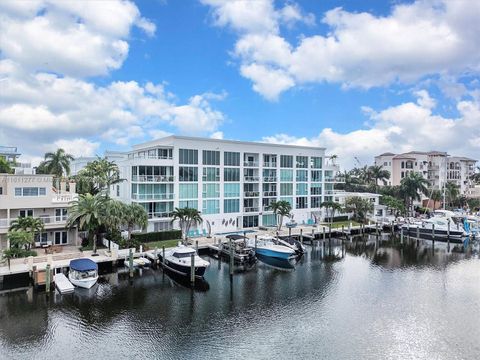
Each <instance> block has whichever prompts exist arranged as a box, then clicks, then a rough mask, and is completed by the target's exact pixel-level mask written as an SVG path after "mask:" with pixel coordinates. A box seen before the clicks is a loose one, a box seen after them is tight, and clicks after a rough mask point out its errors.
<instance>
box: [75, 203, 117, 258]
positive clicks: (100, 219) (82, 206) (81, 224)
mask: <svg viewBox="0 0 480 360" xmlns="http://www.w3.org/2000/svg"><path fill="white" fill-rule="evenodd" d="M108 205H109V200H108V198H107V197H105V196H104V195H101V194H96V195H92V194H81V195H80V196H79V197H78V199H77V200H74V201H72V206H71V207H70V209H69V212H68V219H67V227H68V228H73V227H75V226H78V228H79V229H84V230H86V231H87V233H88V238H89V239H93V252H94V253H95V254H96V253H97V241H98V238H99V230H100V226H101V225H102V224H105V223H106V222H108V221H107V215H108V210H107V209H108Z"/></svg>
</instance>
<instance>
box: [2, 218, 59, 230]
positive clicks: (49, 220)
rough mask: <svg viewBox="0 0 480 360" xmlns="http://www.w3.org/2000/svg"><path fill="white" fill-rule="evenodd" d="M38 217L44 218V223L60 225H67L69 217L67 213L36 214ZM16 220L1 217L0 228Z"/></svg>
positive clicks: (6, 226) (8, 225) (7, 226)
mask: <svg viewBox="0 0 480 360" xmlns="http://www.w3.org/2000/svg"><path fill="white" fill-rule="evenodd" d="M36 218H39V219H40V220H42V222H43V224H44V225H59V226H65V223H66V221H67V219H68V216H67V215H58V216H56V215H47V216H36ZM14 220H16V219H14V218H11V219H0V228H7V229H8V228H9V227H10V225H12V222H13V221H14Z"/></svg>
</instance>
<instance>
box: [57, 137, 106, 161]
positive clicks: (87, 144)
mask: <svg viewBox="0 0 480 360" xmlns="http://www.w3.org/2000/svg"><path fill="white" fill-rule="evenodd" d="M99 146H100V143H99V142H93V141H89V140H87V139H82V138H76V139H71V140H65V139H61V140H57V141H55V143H54V146H51V147H49V149H48V150H50V151H54V150H56V149H58V148H62V149H64V150H65V151H66V152H67V153H68V154H71V155H73V156H74V157H80V156H94V155H95V154H96V151H97V150H98V148H99Z"/></svg>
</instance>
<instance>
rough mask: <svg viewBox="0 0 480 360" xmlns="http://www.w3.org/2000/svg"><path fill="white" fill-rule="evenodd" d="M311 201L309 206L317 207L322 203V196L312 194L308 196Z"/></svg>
mask: <svg viewBox="0 0 480 360" xmlns="http://www.w3.org/2000/svg"><path fill="white" fill-rule="evenodd" d="M310 201H311V205H310V207H311V208H319V207H320V206H321V204H322V197H321V196H312V197H311V198H310Z"/></svg>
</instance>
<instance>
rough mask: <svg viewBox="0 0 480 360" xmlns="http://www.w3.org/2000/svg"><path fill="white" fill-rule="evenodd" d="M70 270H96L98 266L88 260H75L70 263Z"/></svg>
mask: <svg viewBox="0 0 480 360" xmlns="http://www.w3.org/2000/svg"><path fill="white" fill-rule="evenodd" d="M70 269H72V270H76V271H91V270H98V265H97V263H96V262H95V261H92V260H90V259H75V260H72V261H70Z"/></svg>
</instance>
